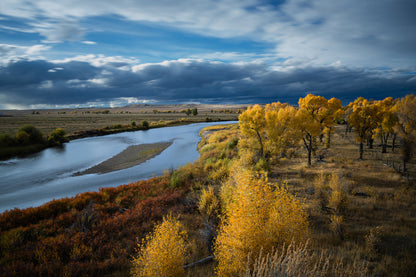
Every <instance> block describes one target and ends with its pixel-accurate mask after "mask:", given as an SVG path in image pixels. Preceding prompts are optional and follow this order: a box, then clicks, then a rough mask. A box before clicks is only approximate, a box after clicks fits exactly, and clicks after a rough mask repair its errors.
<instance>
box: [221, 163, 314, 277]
mask: <svg viewBox="0 0 416 277" xmlns="http://www.w3.org/2000/svg"><path fill="white" fill-rule="evenodd" d="M241 171H242V172H241ZM232 178H233V179H234V182H235V185H234V192H233V193H232V195H233V196H232V199H230V203H225V204H226V205H225V206H227V207H226V209H225V214H224V219H223V222H222V225H221V228H220V232H219V234H218V237H217V240H216V245H215V258H216V260H217V261H218V267H217V274H218V276H240V275H242V274H244V272H245V270H246V268H247V267H246V265H247V259H248V258H247V257H248V256H250V258H251V260H252V261H253V260H255V259H256V258H257V257H258V255H259V254H260V252H262V253H271V252H272V251H273V249H276V248H278V247H279V246H282V245H283V244H286V245H288V244H289V243H291V242H292V241H294V242H302V241H305V240H306V239H307V237H308V233H309V232H308V222H307V214H306V212H305V211H304V210H303V208H302V207H301V204H300V203H299V201H298V200H297V199H296V198H295V197H294V196H293V195H291V194H289V193H288V191H287V189H286V187H285V186H284V185H282V186H279V185H276V184H271V183H268V180H267V176H265V175H264V174H255V173H253V172H251V171H249V170H240V172H238V171H236V172H235V173H234V174H233V176H232ZM251 264H252V263H251Z"/></svg>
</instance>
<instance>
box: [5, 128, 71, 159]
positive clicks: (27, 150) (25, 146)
mask: <svg viewBox="0 0 416 277" xmlns="http://www.w3.org/2000/svg"><path fill="white" fill-rule="evenodd" d="M67 141H68V139H67V138H66V134H65V130H64V129H62V128H57V129H56V130H54V131H52V132H51V133H50V134H49V135H48V136H47V137H46V138H45V137H44V135H43V134H42V132H41V131H40V130H39V129H37V128H36V127H34V126H33V125H24V126H23V127H21V128H20V129H19V130H18V131H17V132H16V134H15V135H14V136H12V135H9V134H0V150H1V151H0V158H1V159H5V158H10V157H13V156H17V155H27V154H31V153H35V152H38V151H41V150H42V149H45V148H46V147H48V146H59V145H62V143H64V142H67Z"/></svg>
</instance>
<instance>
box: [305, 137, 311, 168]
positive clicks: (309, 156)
mask: <svg viewBox="0 0 416 277" xmlns="http://www.w3.org/2000/svg"><path fill="white" fill-rule="evenodd" d="M306 140H308V142H306ZM303 143H304V144H305V148H306V150H308V165H309V166H310V165H312V136H310V135H307V139H305V138H303Z"/></svg>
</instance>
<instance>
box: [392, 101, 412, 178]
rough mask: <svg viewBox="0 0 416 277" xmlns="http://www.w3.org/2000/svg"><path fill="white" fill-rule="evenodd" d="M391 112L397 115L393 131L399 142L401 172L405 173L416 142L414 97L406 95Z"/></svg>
mask: <svg viewBox="0 0 416 277" xmlns="http://www.w3.org/2000/svg"><path fill="white" fill-rule="evenodd" d="M393 111H394V112H395V114H396V115H397V124H396V126H395V129H396V130H397V132H398V135H399V137H400V141H401V154H402V161H403V171H404V172H405V171H407V168H406V163H407V162H408V161H409V160H410V157H411V155H412V150H413V147H414V144H415V141H416V97H415V96H414V95H413V94H411V95H406V96H405V97H403V98H401V99H399V100H398V101H397V103H396V104H395V105H394V108H393Z"/></svg>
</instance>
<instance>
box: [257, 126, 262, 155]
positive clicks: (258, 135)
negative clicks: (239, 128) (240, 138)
mask: <svg viewBox="0 0 416 277" xmlns="http://www.w3.org/2000/svg"><path fill="white" fill-rule="evenodd" d="M256 134H257V138H258V139H259V144H260V157H262V158H263V155H264V150H263V140H262V139H261V135H260V133H259V131H257V130H256Z"/></svg>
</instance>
